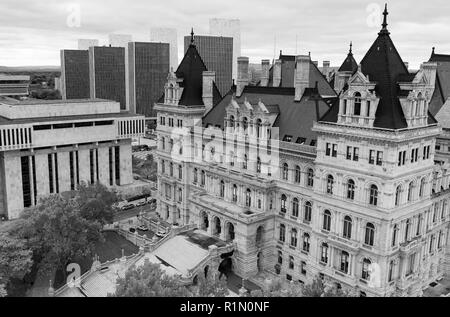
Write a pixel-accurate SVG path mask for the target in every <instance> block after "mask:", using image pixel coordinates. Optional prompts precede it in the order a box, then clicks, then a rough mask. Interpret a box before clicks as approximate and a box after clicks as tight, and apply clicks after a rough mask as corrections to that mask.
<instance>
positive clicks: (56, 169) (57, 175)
mask: <svg viewBox="0 0 450 317" xmlns="http://www.w3.org/2000/svg"><path fill="white" fill-rule="evenodd" d="M53 155H54V156H55V185H56V193H57V194H59V169H58V153H54V154H53Z"/></svg>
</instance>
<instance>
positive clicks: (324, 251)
mask: <svg viewBox="0 0 450 317" xmlns="http://www.w3.org/2000/svg"><path fill="white" fill-rule="evenodd" d="M320 261H321V262H322V263H328V244H327V243H322V246H321V250H320Z"/></svg>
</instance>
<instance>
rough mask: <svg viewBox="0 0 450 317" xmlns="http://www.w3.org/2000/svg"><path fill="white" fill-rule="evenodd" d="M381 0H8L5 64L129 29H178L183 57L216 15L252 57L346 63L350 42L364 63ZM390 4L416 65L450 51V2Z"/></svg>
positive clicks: (50, 61)
mask: <svg viewBox="0 0 450 317" xmlns="http://www.w3.org/2000/svg"><path fill="white" fill-rule="evenodd" d="M74 5H79V7H80V9H81V15H80V18H81V19H80V22H81V25H80V27H76V26H75V27H74V26H73V25H72V26H71V25H70V23H67V21H68V17H69V15H70V14H71V12H70V9H71V8H74ZM374 5H378V8H382V7H383V6H384V2H376V1H365V0H362V1H361V0H341V1H334V0H314V1H311V0H309V1H305V0H276V1H275V0H270V1H269V0H221V1H216V0H164V1H155V0H128V1H119V0H68V1H65V0H46V1H42V0H39V1H36V0H0V13H1V14H0V65H6V66H24V65H59V50H60V49H63V48H66V49H70V48H76V47H77V39H78V38H96V39H99V40H100V44H102V45H103V44H106V42H107V36H108V34H110V33H125V34H132V35H133V39H134V40H137V41H148V40H149V35H150V28H151V27H173V28H176V29H177V30H178V36H179V55H180V56H179V57H180V58H181V57H182V53H183V52H182V50H183V48H182V45H183V36H184V35H188V34H189V33H190V30H191V27H194V31H195V33H196V34H199V35H201V34H208V32H209V30H208V29H209V19H210V18H237V19H240V20H241V33H242V35H241V36H242V55H244V56H249V57H250V59H251V61H252V62H260V60H261V59H264V58H269V59H272V58H273V57H274V52H275V51H276V52H277V54H278V52H279V50H280V49H282V50H283V52H284V53H286V54H296V53H297V54H307V53H308V52H311V56H312V59H313V60H318V61H320V63H321V62H322V61H323V60H331V62H332V65H339V64H340V63H341V62H342V61H343V59H344V57H345V55H346V53H347V51H348V44H349V42H350V41H353V50H354V54H355V58H356V59H357V61H360V60H361V59H362V57H363V56H364V54H365V52H366V51H367V50H368V48H369V47H370V45H371V43H372V42H373V41H374V40H375V38H376V36H377V33H378V30H379V29H380V26H379V23H375V24H374V23H373V21H374V19H373V14H374V12H376V11H374V8H376V6H374ZM388 6H389V13H390V14H389V18H388V19H389V20H388V22H389V30H390V31H391V36H392V39H393V40H394V43H395V44H396V47H397V49H398V50H399V52H400V54H401V55H402V57H403V59H404V60H405V61H408V62H410V64H411V66H412V67H413V68H417V67H418V66H419V65H420V63H421V62H423V61H425V60H427V59H428V58H429V56H430V53H431V47H433V46H436V50H437V52H441V53H448V54H450V41H449V39H450V35H449V34H450V22H449V21H450V19H449V18H450V2H449V1H446V0H428V1H420V2H419V1H406V0H401V1H400V0H395V2H394V1H390V2H389V3H388ZM72 12H73V11H72ZM69 20H70V19H69ZM72 21H73V20H72ZM377 22H379V21H377ZM275 37H276V47H275ZM296 37H297V38H298V40H297V42H296Z"/></svg>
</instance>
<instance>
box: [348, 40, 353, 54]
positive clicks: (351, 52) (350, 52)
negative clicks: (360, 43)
mask: <svg viewBox="0 0 450 317" xmlns="http://www.w3.org/2000/svg"><path fill="white" fill-rule="evenodd" d="M352 48H353V42H351V41H350V51H349V54H353V51H352Z"/></svg>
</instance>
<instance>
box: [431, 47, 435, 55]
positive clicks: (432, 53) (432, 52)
mask: <svg viewBox="0 0 450 317" xmlns="http://www.w3.org/2000/svg"><path fill="white" fill-rule="evenodd" d="M435 49H436V47H434V46H433V49H432V51H431V55H434V51H435Z"/></svg>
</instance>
